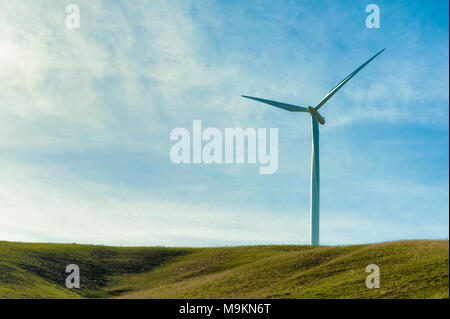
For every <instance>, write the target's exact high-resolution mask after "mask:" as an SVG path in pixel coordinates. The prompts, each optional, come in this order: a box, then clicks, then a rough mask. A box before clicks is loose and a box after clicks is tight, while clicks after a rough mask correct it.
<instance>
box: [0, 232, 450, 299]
mask: <svg viewBox="0 0 450 319" xmlns="http://www.w3.org/2000/svg"><path fill="white" fill-rule="evenodd" d="M68 264H77V265H79V267H80V272H81V288H80V289H67V288H66V287H65V278H66V276H67V274H66V273H65V267H66V265H68ZM369 264H377V265H378V266H379V267H380V288H378V289H376V288H374V289H368V288H367V287H366V285H365V280H366V277H367V276H368V275H369V274H368V273H366V272H365V268H366V266H367V265H369ZM0 298H449V242H448V240H442V241H435V240H423V241H422V240H421V241H399V242H387V243H379V244H368V245H354V246H321V247H310V246H245V247H220V248H165V247H108V246H93V245H78V244H38V243H16V242H0Z"/></svg>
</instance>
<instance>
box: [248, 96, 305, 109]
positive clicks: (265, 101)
mask: <svg viewBox="0 0 450 319" xmlns="http://www.w3.org/2000/svg"><path fill="white" fill-rule="evenodd" d="M241 96H242V97H245V98H247V99H251V100H255V101H258V102H261V103H266V104H270V105H272V106H275V107H279V108H280V109H284V110H288V111H291V112H308V109H307V108H306V107H302V106H297V105H291V104H286V103H281V102H276V101H271V100H266V99H260V98H259V97H253V96H247V95H241Z"/></svg>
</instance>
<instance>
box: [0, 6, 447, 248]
mask: <svg viewBox="0 0 450 319" xmlns="http://www.w3.org/2000/svg"><path fill="white" fill-rule="evenodd" d="M73 3H76V4H77V5H79V7H80V18H81V20H80V22H81V27H80V29H67V28H66V27H65V24H64V21H65V19H66V16H67V13H66V12H65V7H66V5H67V4H69V3H67V4H65V3H62V2H60V1H40V2H39V3H37V2H17V1H13V2H11V1H9V2H7V1H1V5H0V6H1V10H0V43H1V45H0V82H1V83H2V86H1V88H0V100H1V101H2V103H1V104H0V212H1V214H0V240H18V241H43V242H79V243H96V244H111V245H165V246H218V245H244V244H277V243H284V244H306V243H308V241H309V178H310V176H309V175H310V155H311V127H310V121H309V118H308V116H305V114H302V113H290V112H285V111H283V110H279V109H276V108H272V107H270V106H266V105H263V104H259V103H256V102H252V101H248V100H244V99H242V98H241V97H240V95H241V94H248V95H254V96H260V97H264V98H268V99H274V100H278V101H285V102H287V103H291V104H297V105H302V106H307V105H315V104H316V103H318V102H319V101H320V99H321V98H322V97H323V96H324V95H325V94H326V93H327V92H328V91H329V90H330V89H331V88H332V87H333V86H334V85H335V84H336V83H337V82H339V81H340V80H341V79H343V78H344V77H345V76H346V75H347V74H348V73H350V72H351V71H352V70H353V69H355V68H356V67H357V66H358V65H359V64H361V63H362V62H364V61H365V60H366V59H368V58H369V57H370V56H372V55H373V54H374V53H376V52H377V51H379V50H380V49H382V48H386V51H385V52H384V53H383V54H382V55H380V56H379V57H378V58H377V59H375V60H374V61H373V62H372V63H371V64H369V65H368V66H367V67H366V68H365V69H364V70H363V71H361V72H360V73H359V74H358V75H357V76H356V77H355V78H353V79H352V80H351V81H350V82H349V83H348V84H347V85H346V86H345V87H344V88H343V89H342V90H341V91H339V92H338V93H337V94H336V95H335V96H334V97H333V98H332V99H331V100H330V101H329V102H328V103H327V104H326V105H325V106H324V107H323V108H322V109H321V113H322V114H323V115H324V116H325V118H326V120H327V123H326V125H324V126H323V127H321V128H320V129H321V149H320V152H321V154H320V156H321V242H322V243H323V244H327V245H333V244H356V243H368V242H379V241H388V240H398V239H444V238H447V239H448V233H449V219H448V209H449V197H448V190H449V180H448V177H449V171H448V164H449V121H448V119H449V94H448V85H449V83H448V77H449V65H448V58H449V50H448V41H449V39H448V35H449V29H448V25H449V24H448V2H447V1H376V2H375V1H371V2H370V1H248V2H242V1H226V2H225V1H220V2H219V1H195V2H187V1H170V2H168V1H114V2H112V1H73ZM369 3H375V4H377V5H378V6H379V7H380V13H381V15H380V17H381V28H379V29H368V28H366V26H365V19H366V17H367V15H368V13H366V12H365V7H366V6H367V5H368V4H369ZM195 119H200V120H202V126H203V127H217V128H219V129H221V130H223V129H224V128H226V127H242V128H247V127H255V128H258V127H260V128H278V135H279V140H278V144H279V151H278V153H279V154H278V156H279V163H278V171H277V173H276V174H273V175H259V174H258V165H256V164H239V165H238V164H235V165H231V164H220V165H207V164H195V165H193V164H191V165H187V164H186V165H175V164H173V163H172V162H171V161H170V158H169V152H170V148H171V146H172V145H173V143H174V142H173V141H170V140H169V136H170V132H171V130H172V129H174V128H176V127H185V128H188V129H190V130H191V127H192V121H193V120H195Z"/></svg>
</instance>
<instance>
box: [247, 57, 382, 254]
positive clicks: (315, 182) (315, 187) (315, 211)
mask: <svg viewBox="0 0 450 319" xmlns="http://www.w3.org/2000/svg"><path fill="white" fill-rule="evenodd" d="M384 50H385V49H383V50H381V51H380V52H378V53H377V54H375V55H374V56H373V57H371V58H370V59H369V60H367V61H366V62H365V63H363V64H362V65H361V66H360V67H358V68H357V69H356V70H355V71H353V72H352V73H350V74H349V75H347V77H346V78H344V79H343V80H342V81H341V82H339V83H338V84H337V85H336V87H334V88H333V89H332V90H331V91H330V92H328V94H327V95H325V97H324V98H323V99H322V100H321V101H320V102H319V104H317V106H315V107H312V106H308V107H307V108H306V107H302V106H296V105H291V104H286V103H280V102H276V101H271V100H266V99H261V98H257V97H252V96H247V95H242V97H245V98H248V99H252V100H255V101H258V102H262V103H266V104H270V105H272V106H276V107H279V108H282V109H284V110H288V111H291V112H307V113H309V114H310V115H311V123H312V156H311V232H310V235H311V245H319V202H320V201H319V198H320V175H319V125H318V123H320V124H322V125H323V124H325V119H324V118H323V117H322V116H321V115H320V114H319V112H318V110H319V109H320V108H321V107H322V106H323V105H324V104H325V103H326V102H327V101H328V100H329V99H330V98H331V97H332V96H333V95H334V94H335V93H336V92H337V91H338V90H339V89H340V88H341V87H343V86H344V84H345V83H347V82H348V81H349V80H350V79H351V78H352V77H354V76H355V75H356V73H358V72H359V71H361V70H362V69H363V68H364V67H365V66H366V65H367V64H369V62H370V61H372V60H373V59H375V58H376V57H377V56H378V55H379V54H380V53H381V52H383V51H384Z"/></svg>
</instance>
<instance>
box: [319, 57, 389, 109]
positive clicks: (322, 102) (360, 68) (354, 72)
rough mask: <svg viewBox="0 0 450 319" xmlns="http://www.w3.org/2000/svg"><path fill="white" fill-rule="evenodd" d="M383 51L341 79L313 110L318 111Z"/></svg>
mask: <svg viewBox="0 0 450 319" xmlns="http://www.w3.org/2000/svg"><path fill="white" fill-rule="evenodd" d="M384 50H385V49H383V50H381V51H380V52H378V53H377V54H375V55H374V56H373V57H371V58H370V59H369V60H367V61H366V62H364V63H363V64H361V65H360V66H359V68H357V69H356V70H355V71H353V72H352V73H350V74H349V75H347V76H346V77H345V79H343V80H342V81H341V82H339V83H338V85H336V86H335V87H334V88H333V89H332V90H331V91H330V92H328V94H327V95H325V97H324V98H323V99H322V100H321V101H320V102H319V104H317V106H316V107H315V108H314V109H315V110H318V109H320V108H321V107H322V105H324V104H325V103H326V102H327V101H328V100H329V99H330V98H331V97H332V96H333V95H334V94H335V93H336V92H337V91H338V90H339V89H340V88H341V87H343V86H344V84H345V83H347V82H348V81H349V80H350V79H351V78H352V77H354V76H355V75H356V73H358V72H359V71H361V70H362V69H363V68H364V67H365V66H366V65H367V64H369V62H370V61H372V60H373V59H375V58H376V57H377V56H378V55H379V54H381V52H383V51H384Z"/></svg>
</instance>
